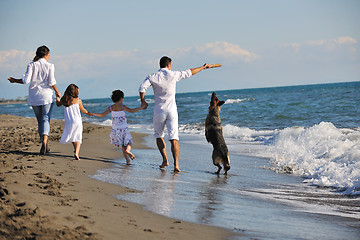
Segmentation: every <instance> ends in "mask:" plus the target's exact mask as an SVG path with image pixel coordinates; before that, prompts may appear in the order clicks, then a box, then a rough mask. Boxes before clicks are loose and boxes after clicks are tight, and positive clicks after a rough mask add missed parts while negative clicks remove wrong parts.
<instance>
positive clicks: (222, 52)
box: [174, 42, 261, 63]
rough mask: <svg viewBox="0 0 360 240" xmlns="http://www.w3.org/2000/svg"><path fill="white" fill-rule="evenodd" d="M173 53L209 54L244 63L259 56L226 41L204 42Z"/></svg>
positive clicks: (221, 58)
mask: <svg viewBox="0 0 360 240" xmlns="http://www.w3.org/2000/svg"><path fill="white" fill-rule="evenodd" d="M174 53H176V54H181V55H189V54H191V55H198V56H211V57H214V58H217V59H220V60H235V61H240V62H246V63H251V62H253V61H255V60H257V59H259V58H261V56H260V55H258V54H256V53H253V52H250V51H247V50H244V49H242V48H241V47H240V46H239V45H237V44H233V43H228V42H213V43H204V44H202V45H198V46H194V47H189V48H180V49H176V50H174Z"/></svg>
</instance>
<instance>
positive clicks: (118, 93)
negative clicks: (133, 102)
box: [111, 90, 124, 102]
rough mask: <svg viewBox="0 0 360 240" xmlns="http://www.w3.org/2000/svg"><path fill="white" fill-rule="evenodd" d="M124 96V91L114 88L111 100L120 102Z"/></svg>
mask: <svg viewBox="0 0 360 240" xmlns="http://www.w3.org/2000/svg"><path fill="white" fill-rule="evenodd" d="M122 98H124V93H123V92H122V91H120V90H114V91H113V92H112V95H111V100H112V101H113V102H118V101H120V99H122Z"/></svg>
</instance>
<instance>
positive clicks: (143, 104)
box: [141, 100, 149, 109]
mask: <svg viewBox="0 0 360 240" xmlns="http://www.w3.org/2000/svg"><path fill="white" fill-rule="evenodd" d="M148 106H149V104H148V103H147V102H145V100H144V101H141V108H142V109H147V107H148Z"/></svg>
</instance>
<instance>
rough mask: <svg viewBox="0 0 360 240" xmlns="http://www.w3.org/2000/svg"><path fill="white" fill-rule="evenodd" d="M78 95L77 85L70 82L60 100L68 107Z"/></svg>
mask: <svg viewBox="0 0 360 240" xmlns="http://www.w3.org/2000/svg"><path fill="white" fill-rule="evenodd" d="M78 96H79V87H78V86H76V85H75V84H73V83H72V84H70V85H69V86H68V87H67V88H66V90H65V93H64V96H62V97H61V99H60V102H61V103H62V104H63V105H64V106H65V107H68V106H70V105H71V102H72V100H73V99H74V98H78Z"/></svg>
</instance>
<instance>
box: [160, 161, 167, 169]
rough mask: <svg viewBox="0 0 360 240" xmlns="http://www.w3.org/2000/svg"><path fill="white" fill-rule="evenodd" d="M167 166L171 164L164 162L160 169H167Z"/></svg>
mask: <svg viewBox="0 0 360 240" xmlns="http://www.w3.org/2000/svg"><path fill="white" fill-rule="evenodd" d="M167 166H169V162H163V163H162V164H161V165H160V166H159V167H160V168H165V167H167Z"/></svg>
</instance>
